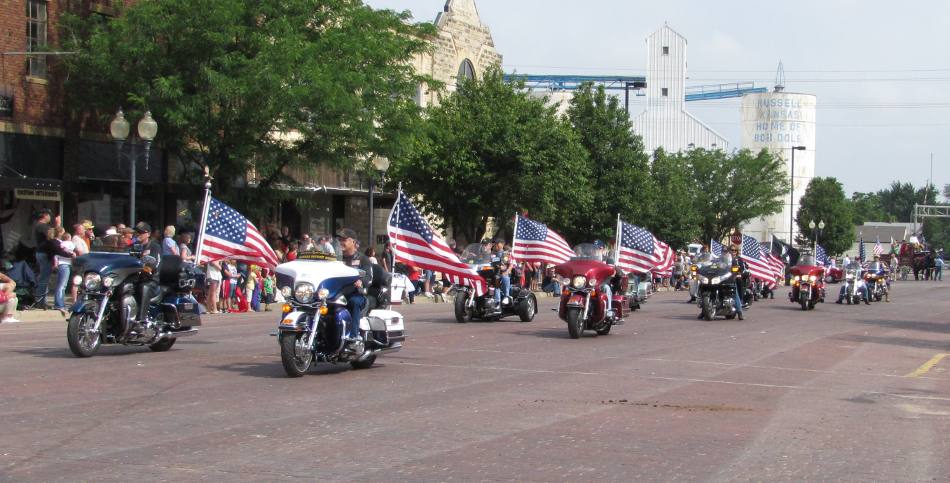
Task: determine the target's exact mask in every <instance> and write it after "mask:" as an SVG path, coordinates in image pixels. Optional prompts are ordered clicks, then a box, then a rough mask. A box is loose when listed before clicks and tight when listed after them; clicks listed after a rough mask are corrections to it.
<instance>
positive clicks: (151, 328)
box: [66, 249, 201, 357]
mask: <svg viewBox="0 0 950 483" xmlns="http://www.w3.org/2000/svg"><path fill="white" fill-rule="evenodd" d="M72 272H73V273H74V274H76V275H75V276H74V277H73V283H75V284H76V285H78V286H79V288H80V296H78V297H77V300H76V303H75V304H74V305H73V307H72V309H71V313H72V315H71V316H70V317H69V323H68V326H67V329H66V340H67V341H68V342H69V349H70V350H71V351H72V352H73V354H75V355H76V356H77V357H90V356H92V355H93V354H95V353H96V351H98V350H99V347H101V345H102V344H123V345H138V346H148V347H149V349H151V350H153V351H155V352H164V351H167V350H169V349H171V347H172V346H173V345H175V341H176V340H177V339H178V337H183V336H189V335H194V334H196V333H197V332H198V330H197V329H196V328H195V327H197V326H200V325H201V315H200V306H199V304H198V301H197V300H195V298H194V297H193V296H192V295H191V291H192V290H193V289H194V288H195V286H196V284H197V281H198V280H199V279H200V277H201V272H200V271H199V270H198V269H197V268H196V267H195V266H194V265H193V264H190V263H184V262H182V260H181V258H180V257H176V256H165V257H162V261H161V264H158V263H156V260H155V259H154V258H152V257H144V259H139V258H138V257H137V256H135V255H134V254H132V253H130V252H129V250H121V249H118V250H116V251H111V252H92V253H89V254H87V255H83V256H80V257H77V258H75V259H74V260H73V264H72ZM143 305H144V306H145V309H144V310H141V309H140V307H142V306H143Z"/></svg>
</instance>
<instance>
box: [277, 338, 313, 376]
mask: <svg viewBox="0 0 950 483" xmlns="http://www.w3.org/2000/svg"><path fill="white" fill-rule="evenodd" d="M303 337H304V333H303V332H282V333H281V334H280V362H281V363H283V365H284V372H286V373H287V375H288V376H290V377H301V376H303V375H304V374H306V373H307V371H308V370H310V365H311V364H313V352H310V351H309V350H307V348H306V347H304V346H303V344H302V342H303V341H302V340H301V339H302V338H303Z"/></svg>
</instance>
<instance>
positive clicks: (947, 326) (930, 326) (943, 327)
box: [854, 320, 950, 334]
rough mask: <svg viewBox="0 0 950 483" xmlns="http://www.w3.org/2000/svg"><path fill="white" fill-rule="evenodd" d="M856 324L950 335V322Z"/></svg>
mask: <svg viewBox="0 0 950 483" xmlns="http://www.w3.org/2000/svg"><path fill="white" fill-rule="evenodd" d="M854 323H857V324H865V325H876V326H879V327H888V328H891V329H907V330H919V331H922V332H937V333H939V334H950V322H948V323H937V322H920V321H916V320H855V321H854Z"/></svg>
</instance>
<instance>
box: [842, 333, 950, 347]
mask: <svg viewBox="0 0 950 483" xmlns="http://www.w3.org/2000/svg"><path fill="white" fill-rule="evenodd" d="M835 339H837V340H844V341H848V342H861V343H868V344H887V345H899V346H904V347H916V348H918V349H929V350H935V351H948V350H950V342H947V341H937V340H922V339H910V338H907V337H875V336H869V335H839V336H836V337H835Z"/></svg>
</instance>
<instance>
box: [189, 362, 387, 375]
mask: <svg viewBox="0 0 950 483" xmlns="http://www.w3.org/2000/svg"><path fill="white" fill-rule="evenodd" d="M205 367H206V368H209V369H217V370H219V371H226V372H233V373H235V374H240V375H242V376H248V377H263V378H267V379H287V373H285V372H284V368H283V366H281V364H280V360H279V359H278V360H276V361H274V362H262V363H247V362H236V363H234V364H224V365H220V366H205ZM374 367H375V366H374ZM349 370H352V368H351V367H350V365H349V364H337V365H333V364H316V365H314V366H312V367H311V368H310V372H308V373H307V375H308V376H319V375H325V374H338V373H340V372H344V371H349ZM368 370H372V368H370V369H368Z"/></svg>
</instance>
